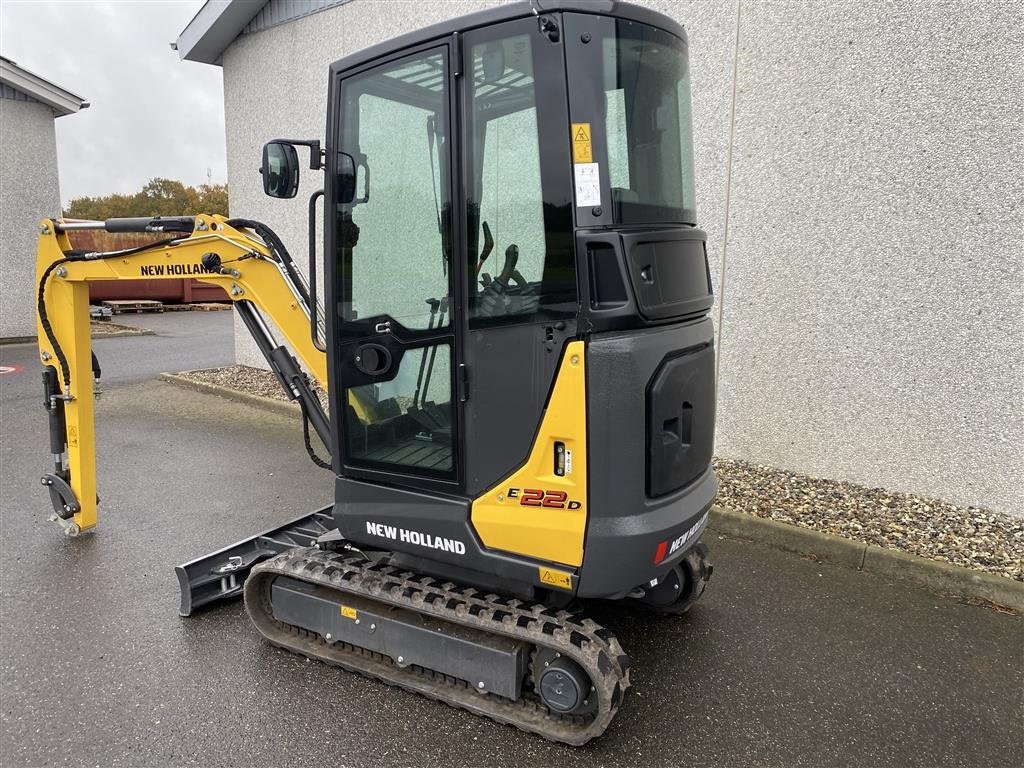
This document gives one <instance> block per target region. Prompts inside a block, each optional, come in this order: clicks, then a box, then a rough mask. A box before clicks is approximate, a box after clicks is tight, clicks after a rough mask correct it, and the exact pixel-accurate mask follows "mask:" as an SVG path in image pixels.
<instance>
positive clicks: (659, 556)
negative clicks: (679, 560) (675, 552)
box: [654, 541, 668, 565]
mask: <svg viewBox="0 0 1024 768" xmlns="http://www.w3.org/2000/svg"><path fill="white" fill-rule="evenodd" d="M667 550H668V542H667V541H663V542H661V544H659V545H658V551H657V552H655V553H654V564H655V565H657V564H658V563H660V562H661V561H662V560H664V559H665V552H666V551H667Z"/></svg>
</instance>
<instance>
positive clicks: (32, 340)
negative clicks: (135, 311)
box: [0, 328, 156, 347]
mask: <svg viewBox="0 0 1024 768" xmlns="http://www.w3.org/2000/svg"><path fill="white" fill-rule="evenodd" d="M126 336H156V331H151V330H150V329H149V328H139V329H138V330H134V331H114V332H113V333H93V334H90V336H89V338H90V339H92V340H93V341H96V340H97V339H122V338H125V337H126ZM38 341H39V340H38V339H37V338H36V337H35V336H5V337H3V338H2V339H0V347H7V346H11V347H13V346H15V345H17V344H36V343H37V342H38Z"/></svg>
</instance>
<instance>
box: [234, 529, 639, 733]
mask: <svg viewBox="0 0 1024 768" xmlns="http://www.w3.org/2000/svg"><path fill="white" fill-rule="evenodd" d="M245 605H246V610H247V611H248V613H249V617H250V618H251V619H252V621H253V624H255V626H256V628H257V629H258V630H259V631H260V632H261V633H262V634H263V635H264V637H266V638H267V639H268V640H269V641H270V642H271V643H273V644H274V645H276V646H279V647H281V648H284V649H286V650H289V651H292V652H294V653H298V654H301V655H303V656H306V657H308V658H310V659H316V660H319V661H323V662H326V663H328V664H333V665H336V666H339V667H342V668H344V669H347V670H350V671H353V672H359V673H361V674H363V675H366V676H367V677H371V678H375V679H377V680H381V681H383V682H385V683H388V684H391V685H396V686H399V687H401V688H404V689H406V690H408V691H413V692H416V693H420V694H423V695H424V696H427V697H429V698H431V699H436V700H439V701H443V702H445V703H447V704H450V705H452V706H455V707H459V708H462V709H465V710H467V711H469V712H472V713H474V714H477V715H482V716H484V717H489V718H491V719H493V720H496V721H498V722H501V723H506V724H509V725H513V726H515V727H517V728H520V729H522V730H524V731H528V732H530V733H535V734H538V735H540V736H543V737H544V738H546V739H550V740H552V741H558V742H562V743H565V744H571V745H580V744H584V743H586V742H587V741H589V740H590V739H592V738H594V737H595V736H599V735H600V734H601V733H603V732H604V730H605V729H606V728H607V727H608V724H609V723H610V722H611V720H612V718H613V717H614V716H615V713H616V712H617V711H618V708H619V705H620V704H621V702H622V698H623V696H624V694H625V692H626V690H627V689H628V688H629V659H628V658H627V657H626V655H625V653H623V651H622V648H621V647H620V646H619V643H618V641H617V640H616V639H615V637H614V636H613V635H612V634H611V632H609V631H608V630H606V629H604V628H603V627H601V626H599V625H598V624H596V623H595V622H594V621H592V620H590V619H586V618H582V617H580V616H577V615H574V614H572V613H570V612H569V611H564V610H558V609H554V608H547V607H545V606H543V605H538V604H531V603H527V602H523V601H521V600H517V599H514V598H509V597H500V596H498V595H494V594H486V593H484V592H481V591H479V590H476V589H473V588H470V587H461V586H458V585H455V584H453V583H451V582H442V581H440V580H438V579H435V578H433V577H430V576H424V575H421V574H416V573H413V572H410V571H407V570H403V569H400V568H397V567H395V566H392V565H388V564H387V563H385V562H374V561H371V560H368V559H366V558H365V557H364V556H363V555H362V554H360V553H358V552H354V551H347V552H342V553H335V552H327V551H323V550H317V549H293V550H290V551H287V552H282V553H281V554H279V555H276V556H275V557H273V558H272V559H270V560H266V561H264V562H262V563H260V564H258V565H256V566H255V567H254V568H253V569H252V573H251V574H250V576H249V579H248V581H246V583H245ZM567 664H568V665H570V666H571V668H572V669H573V670H575V672H574V674H576V675H577V677H576V678H575V679H576V682H575V683H573V684H572V685H573V687H574V690H575V693H578V694H579V696H578V697H576V698H575V699H574V700H575V702H576V704H575V706H574V707H569V706H566V707H564V710H565V711H568V712H570V713H569V714H560V713H559V711H556V710H557V709H558V708H559V707H558V704H559V703H560V702H563V701H566V699H565V698H561V699H560V698H559V697H560V696H564V693H563V690H562V684H563V683H565V682H566V678H564V677H562V676H560V675H559V674H557V672H556V670H561V669H564V668H566V665H567ZM549 665H550V669H549V668H548V667H549ZM551 673H556V674H554V675H553V676H552V677H551V678H549V677H548V675H549V674H551ZM581 679H582V681H583V682H584V684H583V685H580V684H579V683H580V680H581ZM542 687H543V693H545V694H547V698H543V697H542V690H541V688H542ZM574 695H575V694H574ZM552 701H554V702H555V703H554V704H553V705H551V706H549V705H548V704H546V703H545V702H549V703H550V702H552Z"/></svg>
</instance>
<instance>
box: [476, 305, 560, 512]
mask: <svg viewBox="0 0 1024 768" xmlns="http://www.w3.org/2000/svg"><path fill="white" fill-rule="evenodd" d="M562 325H563V329H562V330H558V329H557V328H555V326H554V325H515V326H508V327H504V328H488V329H486V330H479V331H471V332H470V340H469V342H468V343H467V344H466V361H467V363H468V365H469V371H470V374H469V376H470V378H469V392H470V404H471V405H472V407H469V404H468V405H467V407H466V410H465V425H466V427H465V429H466V446H467V450H466V495H467V496H476V495H479V494H480V493H482V492H483V491H486V490H487V489H488V488H491V487H493V486H494V485H495V483H497V482H498V481H499V480H501V479H502V478H503V477H506V476H507V475H508V474H509V473H511V472H512V471H513V470H515V469H516V468H517V467H518V466H519V465H520V464H522V463H523V462H524V461H525V460H526V457H527V456H529V454H530V448H531V447H532V445H533V437H534V435H535V434H536V432H537V427H538V425H539V424H540V417H541V414H542V413H543V412H544V404H545V402H546V401H547V397H548V392H550V391H551V384H552V381H554V376H555V371H556V370H557V369H558V363H559V361H560V360H561V356H562V346H563V343H564V341H565V337H566V336H567V334H568V328H567V327H565V326H566V324H565V323H562Z"/></svg>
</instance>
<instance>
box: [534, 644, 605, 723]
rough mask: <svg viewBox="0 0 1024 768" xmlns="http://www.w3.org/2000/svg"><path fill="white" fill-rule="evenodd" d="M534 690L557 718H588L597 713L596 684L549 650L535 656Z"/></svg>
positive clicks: (570, 662) (584, 673)
mask: <svg viewBox="0 0 1024 768" xmlns="http://www.w3.org/2000/svg"><path fill="white" fill-rule="evenodd" d="M533 687H534V689H535V690H536V691H537V695H539V696H540V700H541V701H543V702H544V705H545V706H546V707H547V708H548V709H550V710H551V711H552V712H554V713H555V714H558V715H585V714H589V713H591V712H594V711H595V710H596V709H597V702H596V699H595V697H594V696H592V695H591V693H592V692H593V690H594V687H593V683H592V682H591V680H590V677H589V676H588V675H587V673H586V671H584V669H583V667H581V666H580V665H579V664H577V663H576V662H575V661H573V660H572V659H570V658H567V657H565V656H562V655H561V654H560V653H558V652H556V651H553V650H551V649H550V648H541V649H538V650H537V651H536V653H535V655H534V664H533Z"/></svg>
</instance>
